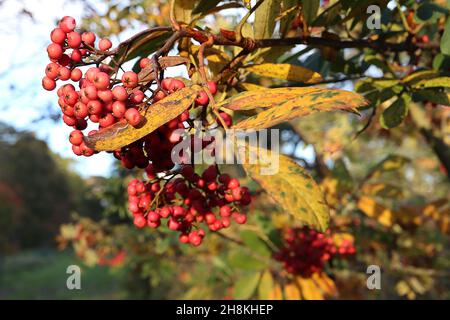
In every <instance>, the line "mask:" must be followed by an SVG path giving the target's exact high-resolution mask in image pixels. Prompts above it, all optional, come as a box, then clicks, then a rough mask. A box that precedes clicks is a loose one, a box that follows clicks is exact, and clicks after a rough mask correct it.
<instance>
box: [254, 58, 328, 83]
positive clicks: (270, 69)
mask: <svg viewBox="0 0 450 320" xmlns="http://www.w3.org/2000/svg"><path fill="white" fill-rule="evenodd" d="M245 70H247V71H250V72H252V73H254V74H256V75H259V76H262V77H270V78H276V79H283V80H291V81H297V82H302V83H309V84H312V83H318V82H320V81H322V80H323V79H322V76H321V75H320V74H319V73H317V72H315V71H312V70H310V69H308V68H304V67H301V66H296V65H292V64H287V63H263V64H256V65H252V66H248V67H245Z"/></svg>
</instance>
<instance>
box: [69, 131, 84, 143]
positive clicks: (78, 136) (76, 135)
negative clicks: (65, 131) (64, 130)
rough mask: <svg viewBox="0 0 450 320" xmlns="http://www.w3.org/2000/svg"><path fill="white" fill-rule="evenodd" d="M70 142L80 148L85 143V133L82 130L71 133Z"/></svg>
mask: <svg viewBox="0 0 450 320" xmlns="http://www.w3.org/2000/svg"><path fill="white" fill-rule="evenodd" d="M69 141H70V143H71V144H73V145H75V146H79V145H80V144H81V143H82V142H83V133H82V132H81V131H80V130H74V131H72V132H71V133H70V136H69Z"/></svg>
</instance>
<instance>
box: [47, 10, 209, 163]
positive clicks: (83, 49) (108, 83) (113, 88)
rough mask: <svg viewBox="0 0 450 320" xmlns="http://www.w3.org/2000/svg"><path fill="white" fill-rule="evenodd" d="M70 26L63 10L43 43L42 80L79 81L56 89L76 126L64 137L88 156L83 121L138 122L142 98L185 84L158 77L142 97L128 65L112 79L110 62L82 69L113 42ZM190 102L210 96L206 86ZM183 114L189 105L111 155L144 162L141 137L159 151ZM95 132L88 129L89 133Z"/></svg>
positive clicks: (50, 85)
mask: <svg viewBox="0 0 450 320" xmlns="http://www.w3.org/2000/svg"><path fill="white" fill-rule="evenodd" d="M75 26H76V23H75V19H74V18H72V17H67V16H66V17H64V18H62V19H61V21H60V22H59V25H58V27H57V28H55V29H54V30H53V31H52V32H51V34H50V38H51V40H52V43H51V44H50V45H49V46H48V47H47V53H48V56H49V58H50V60H51V62H50V63H49V64H48V65H47V67H46V68H45V77H44V78H43V79H42V86H43V87H44V89H46V90H49V91H51V90H54V89H55V88H56V82H57V81H58V80H61V81H69V80H71V81H72V82H75V83H78V86H79V90H77V89H76V88H75V86H74V85H73V84H71V83H68V84H64V85H63V86H61V87H60V88H59V89H58V90H57V94H58V98H59V99H58V104H59V106H60V107H61V111H62V118H63V121H64V123H66V124H67V125H68V126H71V127H73V128H74V129H75V130H74V131H73V132H72V133H71V134H70V137H69V141H70V142H71V144H72V150H73V152H74V153H75V154H76V155H84V156H91V155H92V154H94V150H92V149H90V148H88V147H87V146H86V145H85V144H84V142H83V138H84V134H83V132H82V131H83V130H85V129H86V128H87V126H88V121H91V122H92V123H97V124H98V128H99V129H102V128H107V127H109V126H111V125H113V124H114V123H116V122H118V121H121V120H123V119H125V120H126V121H127V122H128V123H129V124H130V125H132V126H138V125H139V124H140V123H141V121H142V115H141V113H140V112H139V110H140V109H141V106H142V103H143V102H144V101H145V102H146V104H147V105H150V104H151V103H152V102H153V103H154V102H157V101H159V100H161V99H163V98H164V97H165V96H167V94H170V93H173V92H175V91H177V90H180V89H182V88H183V87H184V86H185V85H184V83H183V81H181V80H178V79H172V78H166V79H164V80H163V81H162V85H161V87H162V89H163V90H162V91H157V92H155V94H153V95H152V96H151V97H146V95H145V91H146V90H147V89H148V86H147V84H146V83H141V82H140V80H139V75H138V74H137V73H135V72H133V71H126V72H124V73H123V75H122V76H121V79H120V80H119V79H116V78H117V77H112V75H113V74H114V73H115V70H113V69H112V68H111V67H110V66H109V65H107V64H98V66H97V67H90V68H88V69H87V70H86V72H85V73H84V74H83V71H82V69H81V68H79V67H81V66H84V65H87V64H89V63H90V61H91V60H90V59H91V58H92V57H97V56H102V55H106V56H108V55H110V54H111V52H110V51H109V50H110V49H111V46H112V44H111V41H110V40H108V39H101V40H100V41H99V42H98V48H96V47H95V41H96V36H95V34H94V33H92V32H84V33H81V34H80V33H78V32H76V31H74V30H75ZM150 62H151V60H150V59H149V58H143V59H141V60H140V63H139V64H140V67H141V68H145V67H146V66H147V65H148V64H149V63H150ZM208 87H209V89H210V92H211V93H212V94H215V93H216V92H217V85H216V84H215V82H212V81H211V82H209V83H208ZM195 102H196V105H197V106H204V105H207V104H208V103H209V98H208V95H207V94H206V92H205V91H201V92H199V94H198V97H197V99H196V101H195ZM188 119H189V111H186V112H184V113H183V114H182V115H180V116H179V117H178V118H177V119H174V120H172V121H171V122H169V123H168V124H166V125H164V126H162V127H161V128H160V129H159V130H158V132H157V133H155V134H153V135H151V136H148V137H145V138H144V139H142V140H141V141H140V142H136V143H134V144H133V145H130V146H127V147H126V148H124V149H123V150H117V151H116V152H115V156H116V157H117V158H118V159H120V160H121V161H122V164H123V165H124V166H125V167H126V168H133V167H134V166H137V167H140V168H145V167H146V166H147V165H148V160H150V161H151V160H152V159H144V158H145V155H144V154H145V152H144V150H145V147H144V144H145V141H147V142H148V143H147V149H149V148H150V147H153V146H156V148H157V149H158V148H159V146H160V145H161V146H163V148H162V150H163V151H168V150H169V151H170V150H171V149H172V146H171V144H174V143H177V142H178V141H179V138H180V137H179V136H178V137H175V136H174V135H173V134H172V132H173V131H174V130H175V129H178V128H184V126H183V122H184V121H186V120H188ZM95 132H96V131H91V132H89V134H93V133H95ZM165 142H167V143H165ZM147 151H148V150H147ZM167 155H170V152H165V153H164V156H165V157H162V158H163V159H161V161H160V162H161V167H162V168H167V167H169V165H168V162H169V159H168V158H170V157H167ZM159 158H160V157H158V159H159ZM153 160H154V159H153ZM158 166H159V164H158ZM172 166H173V164H172Z"/></svg>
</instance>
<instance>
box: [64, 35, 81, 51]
mask: <svg viewBox="0 0 450 320" xmlns="http://www.w3.org/2000/svg"><path fill="white" fill-rule="evenodd" d="M67 44H68V45H69V47H71V48H72V49H77V48H79V47H80V45H81V35H80V34H79V33H78V32H74V31H72V32H70V33H68V34H67Z"/></svg>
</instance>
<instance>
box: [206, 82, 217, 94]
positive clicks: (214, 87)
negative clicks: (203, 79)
mask: <svg viewBox="0 0 450 320" xmlns="http://www.w3.org/2000/svg"><path fill="white" fill-rule="evenodd" d="M207 85H208V88H209V91H210V92H211V94H212V95H215V94H216V93H217V84H216V83H215V82H214V81H208V83H207Z"/></svg>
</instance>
